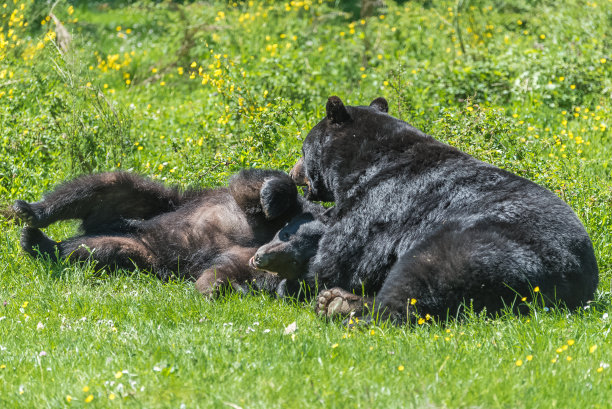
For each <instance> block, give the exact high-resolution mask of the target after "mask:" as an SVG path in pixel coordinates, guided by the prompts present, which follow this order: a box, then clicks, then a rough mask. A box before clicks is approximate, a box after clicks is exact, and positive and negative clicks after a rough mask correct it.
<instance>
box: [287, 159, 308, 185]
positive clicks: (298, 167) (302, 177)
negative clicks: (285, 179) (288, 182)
mask: <svg viewBox="0 0 612 409" xmlns="http://www.w3.org/2000/svg"><path fill="white" fill-rule="evenodd" d="M289 176H290V177H291V179H293V182H294V183H295V184H296V185H298V186H306V185H307V184H308V179H307V178H306V173H305V172H304V158H303V157H302V158H300V159H298V161H297V162H296V163H295V165H293V168H291V170H290V171H289Z"/></svg>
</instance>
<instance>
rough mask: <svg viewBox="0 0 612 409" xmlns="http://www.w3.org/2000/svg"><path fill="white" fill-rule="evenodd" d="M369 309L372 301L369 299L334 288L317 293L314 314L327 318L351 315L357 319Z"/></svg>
mask: <svg viewBox="0 0 612 409" xmlns="http://www.w3.org/2000/svg"><path fill="white" fill-rule="evenodd" d="M371 307H372V300H371V299H370V298H367V297H361V296H359V295H356V294H353V293H350V292H348V291H346V290H343V289H342V288H340V287H334V288H331V289H329V290H323V291H321V292H320V293H319V295H318V296H317V305H316V307H315V312H316V313H317V314H318V315H324V316H327V317H335V316H345V317H346V316H347V315H351V314H354V315H356V316H358V317H359V316H362V315H363V313H364V312H366V311H367V310H369V309H370V308H371Z"/></svg>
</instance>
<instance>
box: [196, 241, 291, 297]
mask: <svg viewBox="0 0 612 409" xmlns="http://www.w3.org/2000/svg"><path fill="white" fill-rule="evenodd" d="M256 251H257V249H256V248H244V247H234V248H231V249H228V250H227V251H226V252H225V253H223V254H221V255H219V256H218V257H217V258H216V259H215V260H214V261H213V263H212V264H213V265H212V267H210V268H208V269H206V270H204V272H202V273H201V274H200V275H199V277H198V278H197V280H196V284H195V286H196V288H197V290H198V291H199V292H201V293H202V294H203V295H205V296H215V295H216V294H217V293H218V291H219V290H220V289H221V288H222V287H225V286H229V287H231V288H233V289H234V290H236V291H238V292H241V293H246V292H248V291H249V289H250V288H251V287H255V288H258V287H261V289H264V290H266V289H268V290H270V289H271V290H272V291H274V289H275V287H276V286H275V285H274V284H278V285H280V283H281V281H282V279H281V278H280V277H277V276H275V275H273V274H270V273H267V272H265V271H259V270H255V269H253V268H251V267H249V259H250V258H251V257H253V254H255V252H256ZM268 276H269V277H268ZM268 278H269V280H266V279H268ZM266 281H267V282H266Z"/></svg>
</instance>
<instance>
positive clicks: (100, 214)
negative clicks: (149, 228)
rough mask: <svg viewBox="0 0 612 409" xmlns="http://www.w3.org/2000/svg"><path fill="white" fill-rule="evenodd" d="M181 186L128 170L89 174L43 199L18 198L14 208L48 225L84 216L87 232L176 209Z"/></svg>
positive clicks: (35, 222)
mask: <svg viewBox="0 0 612 409" xmlns="http://www.w3.org/2000/svg"><path fill="white" fill-rule="evenodd" d="M181 199H182V195H181V194H180V193H179V192H178V189H174V188H167V187H165V186H163V185H162V184H159V183H157V182H154V181H152V180H149V179H146V178H143V177H141V176H138V175H134V174H131V173H126V172H109V173H100V174H96V175H86V176H81V177H79V178H76V179H74V180H72V181H69V182H67V183H65V184H63V185H61V186H59V187H58V188H57V189H55V190H54V191H52V192H50V193H48V194H46V195H45V196H44V198H43V200H41V201H39V202H34V203H28V202H25V201H23V200H17V201H16V202H15V204H14V210H15V212H16V214H17V216H18V217H19V218H20V219H21V220H23V221H24V222H25V223H26V224H27V225H28V226H30V227H35V228H42V227H47V226H48V225H50V224H51V223H54V222H56V221H59V220H67V219H81V220H83V228H84V230H85V233H89V232H93V231H99V230H100V226H103V225H107V224H113V223H114V224H115V225H116V224H117V222H118V221H121V220H122V219H149V218H151V217H153V216H156V215H158V214H160V213H163V212H168V211H172V210H174V209H175V208H176V207H177V206H178V205H180V201H181Z"/></svg>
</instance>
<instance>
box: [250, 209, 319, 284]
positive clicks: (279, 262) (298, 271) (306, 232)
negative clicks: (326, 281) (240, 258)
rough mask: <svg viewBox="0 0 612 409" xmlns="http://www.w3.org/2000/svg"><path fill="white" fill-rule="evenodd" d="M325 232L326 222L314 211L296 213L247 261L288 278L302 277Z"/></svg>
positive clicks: (255, 266) (253, 265) (261, 268)
mask: <svg viewBox="0 0 612 409" xmlns="http://www.w3.org/2000/svg"><path fill="white" fill-rule="evenodd" d="M324 232H325V225H324V224H323V223H321V222H320V221H318V220H316V219H315V217H314V215H313V214H311V213H303V214H301V215H298V216H296V217H294V218H293V219H291V220H290V221H289V223H287V225H286V226H285V227H283V228H282V229H281V230H280V231H279V232H278V233H276V235H275V236H274V238H273V239H272V241H270V242H269V243H268V244H265V245H263V246H261V247H260V248H259V249H258V250H257V252H256V253H255V255H254V256H253V257H252V258H251V260H250V261H249V265H250V266H251V267H253V268H255V269H258V270H266V271H269V272H271V273H276V274H278V275H279V276H281V277H283V278H287V279H290V280H293V279H298V278H300V277H303V276H304V275H305V274H306V273H307V272H308V263H309V262H310V259H311V258H312V257H314V256H315V254H316V253H317V250H318V248H319V240H321V237H322V236H323V233H324Z"/></svg>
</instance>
